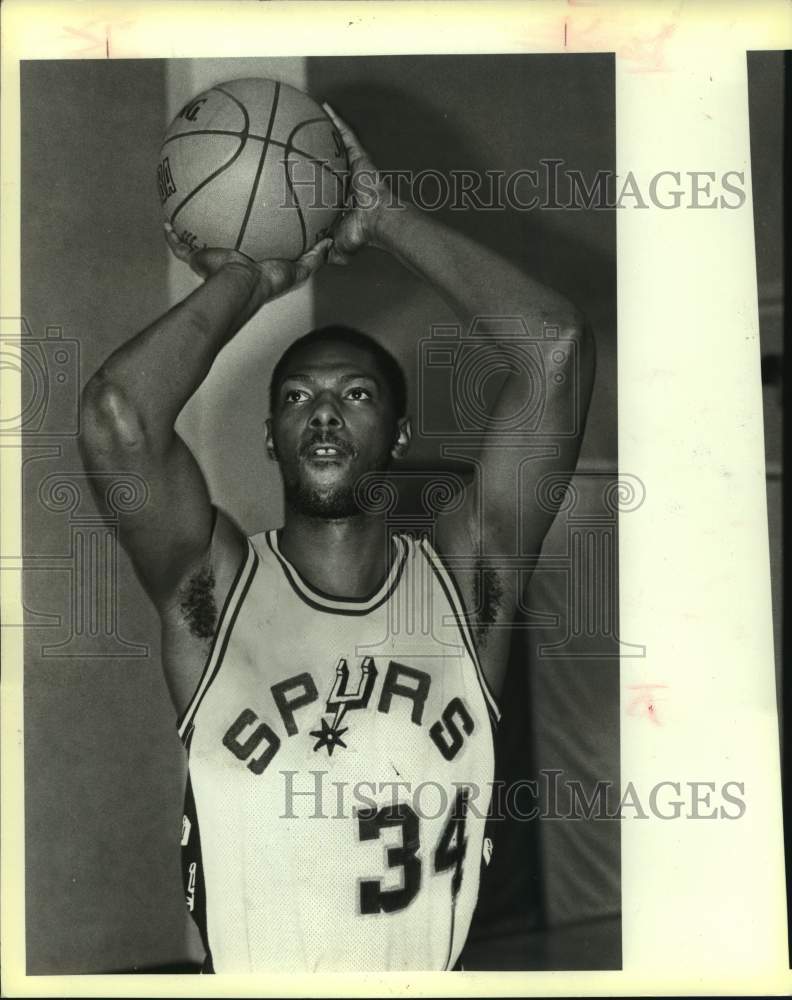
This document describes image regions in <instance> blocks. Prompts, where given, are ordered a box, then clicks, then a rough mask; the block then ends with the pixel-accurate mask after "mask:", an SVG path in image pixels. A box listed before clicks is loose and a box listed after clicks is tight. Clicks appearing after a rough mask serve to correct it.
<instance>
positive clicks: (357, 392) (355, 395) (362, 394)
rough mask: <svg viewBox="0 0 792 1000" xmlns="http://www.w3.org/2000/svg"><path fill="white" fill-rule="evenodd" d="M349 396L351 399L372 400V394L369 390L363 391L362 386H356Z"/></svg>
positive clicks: (349, 392)
mask: <svg viewBox="0 0 792 1000" xmlns="http://www.w3.org/2000/svg"><path fill="white" fill-rule="evenodd" d="M347 395H348V396H349V397H350V398H351V399H371V393H370V392H369V391H368V389H363V388H362V387H361V386H355V387H354V388H353V389H350V390H349V391H348V392H347Z"/></svg>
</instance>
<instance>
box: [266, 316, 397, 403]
mask: <svg viewBox="0 0 792 1000" xmlns="http://www.w3.org/2000/svg"><path fill="white" fill-rule="evenodd" d="M329 340H335V341H340V342H341V343H342V344H350V345H351V346H352V347H361V348H363V349H365V350H367V351H371V353H372V354H373V355H374V357H375V359H376V362H377V365H378V367H379V368H380V370H381V372H382V374H383V376H384V377H385V383H386V385H387V386H388V389H389V391H390V394H391V398H392V400H393V407H394V410H395V411H396V416H397V417H403V416H404V415H405V413H406V411H407V378H406V376H405V374H404V369H403V368H402V366H401V365H400V364H399V362H398V361H397V360H396V358H394V356H393V355H392V354H391V352H390V351H388V350H387V349H386V348H384V347H383V346H382V344H380V343H378V342H377V341H376V340H375V339H374V338H373V337H371V336H369V334H367V333H363V332H362V331H360V330H356V329H355V328H354V327H351V326H343V325H341V324H337V325H335V324H334V325H331V326H322V327H319V328H318V329H316V330H311V331H310V333H306V334H305V335H304V336H302V337H299V338H298V339H297V340H295V341H294V343H292V344H290V345H289V346H288V347H287V348H286V350H285V351H284V352H283V354H281V356H280V358H279V359H278V362H277V364H276V365H275V367H274V368H273V370H272V378H271V379H270V386H269V394H270V409H271V410H274V409H275V400H276V399H277V394H278V389H279V388H280V384H281V382H282V381H283V379H284V377H285V372H286V366H287V365H288V364H289V362H290V360H291V358H292V357H293V356H294V355H295V354H296V353H297V351H299V350H302V348H304V347H310V345H311V344H321V343H326V342H327V341H329Z"/></svg>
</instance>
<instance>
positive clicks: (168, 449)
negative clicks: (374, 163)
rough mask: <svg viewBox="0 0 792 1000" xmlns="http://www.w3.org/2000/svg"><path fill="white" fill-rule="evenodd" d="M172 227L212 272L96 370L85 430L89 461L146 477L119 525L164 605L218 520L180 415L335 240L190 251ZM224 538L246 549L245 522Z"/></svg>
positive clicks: (200, 269) (200, 556) (198, 266)
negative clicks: (252, 325)
mask: <svg viewBox="0 0 792 1000" xmlns="http://www.w3.org/2000/svg"><path fill="white" fill-rule="evenodd" d="M167 237H168V242H169V243H170V246H171V249H172V250H173V251H174V253H176V255H177V256H178V257H180V259H183V260H189V263H190V265H191V266H192V267H193V269H194V270H195V271H196V272H197V273H198V274H199V275H200V276H201V277H203V278H204V279H205V280H204V282H203V284H202V285H200V286H199V287H198V288H196V290H195V291H194V292H192V294H190V295H189V296H187V298H185V299H184V300H183V301H182V302H180V303H179V304H178V305H176V306H174V307H173V308H172V309H171V310H170V311H169V312H167V313H166V314H165V315H164V316H162V317H161V318H160V319H158V320H156V321H155V322H154V323H152V324H151V326H149V327H147V328H146V329H145V330H143V331H142V332H141V333H139V334H137V336H135V337H133V338H132V339H131V340H129V341H127V342H126V343H125V344H123V345H122V346H121V347H120V348H119V349H118V350H116V351H115V352H114V353H113V354H111V355H110V357H109V358H108V359H107V360H106V361H105V362H104V364H103V365H102V366H101V367H100V368H99V370H98V371H97V372H96V374H95V375H94V376H93V377H92V378H91V379H90V381H89V382H88V383H87V385H86V386H85V388H84V390H83V394H82V433H81V437H80V449H81V452H82V456H83V461H84V463H85V466H86V468H87V469H88V470H89V471H101V472H122V471H127V472H135V473H136V474H138V475H139V476H140V477H141V478H142V479H143V480H144V482H145V484H146V487H147V490H148V499H147V502H146V504H145V505H144V506H143V508H142V509H141V510H139V511H136V512H135V513H132V514H127V515H123V514H122V515H121V517H120V521H119V531H120V539H121V543H122V545H123V546H124V548H125V550H126V551H127V553H128V554H129V556H130V558H131V560H132V563H133V565H134V567H135V570H136V572H137V574H138V576H139V578H140V580H141V583H142V584H143V586H144V588H145V590H146V592H147V593H148V594H149V596H150V597H151V599H152V600H153V602H154V603H155V605H156V606H157V608H158V609H159V610H160V612H161V613H163V612H165V611H167V610H168V609H169V608H170V607H171V606H172V605H173V603H174V601H176V600H177V598H178V594H179V588H180V587H181V585H182V583H183V582H184V581H185V579H186V578H187V577H188V575H189V574H191V573H192V572H193V570H194V568H195V567H196V566H199V565H200V564H201V562H202V561H203V560H204V559H205V557H206V555H207V551H208V548H209V544H210V540H211V535H212V525H213V511H212V506H211V503H210V499H209V494H208V491H207V487H206V482H205V480H204V477H203V474H202V473H201V470H200V468H199V466H198V463H197V462H196V460H195V458H194V457H193V455H192V453H191V452H190V450H189V449H188V447H187V445H186V444H185V443H184V441H182V439H181V438H180V437H179V435H178V434H177V433H176V431H175V430H174V425H175V423H176V418H177V417H178V415H179V413H180V412H181V410H182V408H183V407H184V405H185V404H186V402H187V401H188V400H189V399H190V397H191V396H192V395H193V393H194V392H195V390H196V389H197V388H198V386H199V385H200V384H201V382H203V380H204V378H205V377H206V375H207V374H208V372H209V369H210V368H211V366H212V363H213V361H214V359H215V357H216V356H217V354H218V352H219V351H220V350H221V348H222V347H223V346H224V344H226V343H227V342H228V341H229V340H230V339H231V338H232V337H233V336H234V334H235V333H236V332H237V331H238V330H239V329H240V328H241V327H242V326H243V325H244V324H245V323H246V322H247V320H248V319H249V318H250V317H251V316H252V315H253V314H254V313H255V312H256V311H257V310H258V309H259V308H260V307H261V306H262V305H263V304H264V303H265V302H267V301H269V300H270V299H272V298H274V297H275V296H277V295H280V294H282V293H283V292H285V291H287V290H288V289H290V288H291V287H292V286H294V285H295V284H297V283H298V282H300V281H303V280H305V279H306V278H307V277H308V276H309V275H310V274H311V273H312V272H313V271H315V270H316V269H317V268H318V267H319V266H320V264H321V263H322V262H323V260H324V259H325V257H326V254H327V250H328V248H329V240H325V241H323V242H322V243H321V244H319V245H317V247H315V248H314V249H313V250H312V251H310V252H309V253H308V254H306V255H305V256H304V257H302V258H300V260H298V261H296V262H289V261H266V262H262V263H258V264H257V263H254V262H253V261H251V260H250V259H248V258H247V257H245V256H244V255H242V254H237V253H234V252H233V251H219V250H207V251H201V252H200V253H198V254H194V255H190V254H189V251H188V250H186V248H184V247H182V246H181V245H180V244H179V243H178V240H177V239H176V238H175V236H174V235H173V233H172V231H171V232H169V233H168V234H167ZM97 499H98V497H97ZM223 538H224V540H225V541H224V544H226V545H227V546H230V547H231V548H234V547H236V548H237V549H238V554H239V555H241V553H242V551H243V549H242V544H243V541H242V539H241V536H240V535H239V533H238V532H236V531H235V530H232V529H231V528H230V527H229V526H226V530H225V531H224V532H223ZM233 555H234V553H233V552H232V553H231V556H232V557H233Z"/></svg>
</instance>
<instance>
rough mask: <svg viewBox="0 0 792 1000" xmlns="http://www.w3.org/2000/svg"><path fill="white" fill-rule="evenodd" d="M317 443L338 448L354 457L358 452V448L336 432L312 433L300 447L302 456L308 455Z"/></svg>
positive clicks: (344, 453)
mask: <svg viewBox="0 0 792 1000" xmlns="http://www.w3.org/2000/svg"><path fill="white" fill-rule="evenodd" d="M317 445H324V446H325V447H331V448H336V449H337V450H338V451H339V452H341V454H342V455H349V456H350V457H352V458H354V456H355V455H356V454H357V449H356V448H353V446H352V445H351V444H350V443H349V442H348V441H345V440H344V439H343V438H340V437H338V436H337V435H335V434H312V435H311V437H310V438H308V439H307V440H306V441H305V443H304V444H303V445H302V446H301V447H300V457H301V458H305V457H307V455H308V453H309V452H310V450H311V448H315V447H316V446H317Z"/></svg>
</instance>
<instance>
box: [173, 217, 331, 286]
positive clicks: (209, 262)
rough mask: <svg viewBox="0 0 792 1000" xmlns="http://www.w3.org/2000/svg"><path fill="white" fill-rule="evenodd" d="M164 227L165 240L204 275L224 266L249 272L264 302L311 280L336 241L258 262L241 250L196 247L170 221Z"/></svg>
mask: <svg viewBox="0 0 792 1000" xmlns="http://www.w3.org/2000/svg"><path fill="white" fill-rule="evenodd" d="M164 228H165V240H166V242H167V244H168V246H169V247H170V249H171V252H172V253H173V255H174V256H175V257H176V258H178V260H180V261H182V262H183V263H185V264H187V265H188V266H189V267H190V269H191V270H193V271H194V272H195V273H196V274H197V275H198V276H199V277H200V278H203V279H204V280H206V279H207V278H209V277H211V276H212V275H213V274H216V273H217V272H218V271H219V270H220V269H221V268H224V267H229V268H235V269H238V270H240V271H243V272H244V273H246V274H247V275H248V278H249V280H250V284H251V289H255V290H256V291H258V292H259V295H258V296H257V298H258V299H260V302H264V301H270V300H271V299H274V298H275V297H276V296H278V295H283V294H284V292H288V291H289V290H290V289H292V288H295V287H296V286H297V285H300V284H302V283H303V282H304V281H307V280H308V278H310V277H311V275H312V274H314V273H315V272H316V271H318V270H319V268H320V267H321V266H322V265H323V264H324V263H325V262H326V261H327V255H328V252H329V250H330V248H331V246H332V243H333V241H332V239H330V237H327V238H326V239H323V240H320V241H319V242H318V243H317V244H316V245H315V246H313V247H311V249H310V250H308V251H306V253H304V254H303V255H302V257H298V258H297V260H261V261H255V260H253V259H252V258H251V257H248V256H247V255H246V254H244V253H240V252H239V251H238V250H221V249H215V248H213V247H207V248H206V249H205V250H192V249H191V248H190V247H189V246H187V244H186V243H183V242H182V241H181V240H180V239H179V237H178V236H177V235H176V233H175V232H174V229H173V226H171V225H170V223H168V222H166V223H165V225H164Z"/></svg>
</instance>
